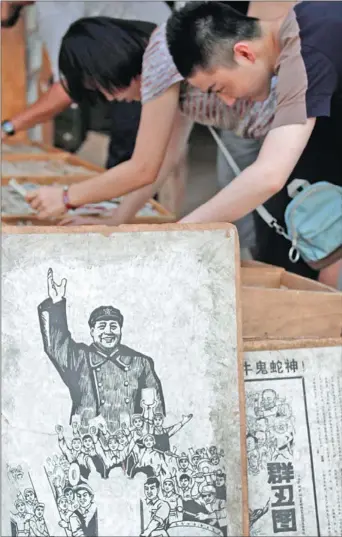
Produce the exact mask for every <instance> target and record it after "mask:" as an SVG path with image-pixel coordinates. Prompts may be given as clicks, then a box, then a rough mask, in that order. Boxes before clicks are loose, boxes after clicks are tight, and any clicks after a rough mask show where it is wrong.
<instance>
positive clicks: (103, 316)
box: [88, 306, 123, 328]
mask: <svg viewBox="0 0 342 537" xmlns="http://www.w3.org/2000/svg"><path fill="white" fill-rule="evenodd" d="M110 320H113V321H117V322H118V323H119V325H120V327H122V324H123V316H122V314H121V312H120V310H118V309H116V308H113V306H100V307H99V308H96V309H94V311H92V313H91V314H90V317H89V321H88V324H89V326H90V328H93V326H94V325H95V323H96V322H97V321H110Z"/></svg>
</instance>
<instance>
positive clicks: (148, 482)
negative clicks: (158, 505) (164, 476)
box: [145, 477, 160, 489]
mask: <svg viewBox="0 0 342 537" xmlns="http://www.w3.org/2000/svg"><path fill="white" fill-rule="evenodd" d="M145 485H155V486H156V487H157V489H159V488H160V481H159V479H158V478H157V477H148V478H147V479H146V481H145Z"/></svg>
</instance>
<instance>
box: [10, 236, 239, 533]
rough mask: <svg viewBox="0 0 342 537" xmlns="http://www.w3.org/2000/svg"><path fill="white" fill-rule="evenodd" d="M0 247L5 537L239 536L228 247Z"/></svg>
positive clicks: (155, 243)
mask: <svg viewBox="0 0 342 537" xmlns="http://www.w3.org/2000/svg"><path fill="white" fill-rule="evenodd" d="M48 239H49V240H48ZM4 242H5V244H4V248H5V252H6V257H7V263H6V268H5V279H6V288H7V290H8V293H7V295H6V296H5V300H4V310H5V312H6V317H5V318H6V323H5V327H4V328H5V338H6V341H5V351H6V357H7V364H10V365H9V368H6V371H7V373H6V374H5V378H4V387H5V393H4V396H3V408H4V421H5V423H4V426H5V431H6V433H5V442H4V454H5V460H6V464H7V471H6V475H3V476H2V480H3V486H4V487H5V488H6V489H8V491H9V493H8V495H6V496H7V499H4V500H3V502H4V505H3V516H2V519H3V520H2V526H3V534H4V535H13V536H19V535H27V536H31V535H42V536H43V535H44V536H48V535H56V536H65V535H66V536H71V537H82V536H89V537H90V536H99V537H101V536H103V537H104V536H106V535H118V536H119V535H142V536H146V537H148V536H163V535H170V536H173V535H174V536H184V535H194V534H196V535H203V536H206V535H208V536H214V535H217V536H225V535H233V534H234V533H235V532H237V533H239V534H241V533H242V529H241V528H242V507H241V489H240V484H241V466H240V456H241V454H240V445H239V416H238V403H239V401H238V385H237V353H236V321H235V318H236V317H235V307H236V306H235V276H234V235H233V234H231V235H230V237H229V238H227V237H226V232H222V231H214V232H210V233H209V232H207V233H203V232H202V233H200V232H194V231H192V232H191V231H188V232H181V233H180V234H179V236H178V234H168V233H165V232H158V233H144V234H138V233H135V234H129V233H124V234H117V235H115V236H114V235H113V236H112V237H103V236H100V235H96V234H91V235H81V234H80V235H73V236H71V235H58V234H56V235H50V236H48V237H46V238H45V237H44V236H43V235H12V236H11V235H9V236H6V237H5V241H4ZM19 248H20V251H21V256H20V257H18V258H19V262H18V261H16V262H15V263H13V259H11V255H12V256H13V258H14V256H15V255H16V252H18V249H19ZM91 251H92V252H93V254H92V256H91V257H90V256H89V252H91ZM32 252H34V254H32ZM166 254H167V255H166ZM18 258H17V259H18ZM227 260H228V262H227ZM194 271H196V272H197V274H198V277H197V281H196V282H195V283H194V279H193V278H192V277H191V273H192V274H193V273H194ZM146 289H148V293H147V292H146ZM13 297H14V299H13ZM22 301H24V303H25V308H26V309H25V308H24V309H23V310H24V311H23V313H22V315H23V319H24V321H23V323H24V327H25V332H26V333H27V334H29V335H27V336H25V337H21V338H19V340H18V339H16V338H15V331H14V329H13V321H14V319H15V318H16V315H17V313H16V312H17V311H18V305H19V304H20V303H21V302H22ZM221 311H229V312H230V315H231V319H232V326H231V327H230V326H229V327H228V330H227V323H226V317H225V316H222V315H221V314H220V312H221ZM229 364H230V365H229ZM228 365H229V367H230V369H231V370H232V374H231V375H230V378H229V380H228V379H227V375H224V374H223V373H224V372H226V368H227V366H228ZM14 369H15V375H14V376H15V381H14V386H13V373H14ZM10 386H11V389H10ZM227 393H230V394H231V397H230V398H229V399H230V400H228V401H227V398H226V394H227ZM221 412H222V414H221ZM223 416H224V418H223ZM19 435H20V442H18V436H19ZM4 513H6V515H5V514H4Z"/></svg>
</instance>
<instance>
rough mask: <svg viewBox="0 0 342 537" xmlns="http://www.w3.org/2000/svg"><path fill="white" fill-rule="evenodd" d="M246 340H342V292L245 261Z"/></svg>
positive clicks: (267, 266) (278, 268) (242, 274)
mask: <svg viewBox="0 0 342 537" xmlns="http://www.w3.org/2000/svg"><path fill="white" fill-rule="evenodd" d="M241 280H242V317H243V337H244V340H245V341H250V340H264V341H265V340H266V341H274V340H293V339H299V340H303V339H308V338H309V339H321V338H328V339H330V338H339V337H341V336H342V293H340V292H338V291H337V290H336V289H332V288H331V287H328V286H326V285H323V284H320V283H319V282H315V281H313V280H309V279H307V278H303V277H301V276H297V275H296V274H291V273H289V272H286V271H285V270H284V269H282V268H280V267H273V266H271V265H265V264H259V263H255V262H251V261H247V262H242V268H241Z"/></svg>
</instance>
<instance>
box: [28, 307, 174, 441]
mask: <svg viewBox="0 0 342 537" xmlns="http://www.w3.org/2000/svg"><path fill="white" fill-rule="evenodd" d="M38 314H39V321H40V329H41V334H42V337H43V344H44V350H45V352H46V354H47V355H48V357H49V358H50V360H51V362H52V363H53V364H54V366H55V367H56V369H57V371H58V373H59V374H60V376H61V378H62V380H63V382H64V383H65V385H66V386H67V387H68V389H69V391H70V396H71V399H72V409H71V416H73V415H74V414H79V415H81V418H82V421H86V422H87V421H88V420H89V419H91V418H93V417H96V416H98V415H102V416H103V417H104V419H105V420H106V422H107V424H108V426H109V428H110V429H111V430H112V431H114V430H115V429H117V428H118V427H119V426H120V416H121V417H122V416H126V415H127V414H128V415H130V416H131V415H132V414H136V413H141V412H142V409H141V407H140V401H141V390H142V389H143V388H154V389H155V391H156V395H157V397H158V399H159V400H160V401H161V408H160V410H161V412H163V414H164V415H165V407H164V398H163V393H162V387H161V383H160V380H159V378H158V376H157V374H156V372H155V370H154V364H153V360H152V359H151V358H149V357H148V356H145V355H143V354H140V353H138V352H136V351H135V350H133V349H130V348H129V347H126V346H125V345H121V344H119V345H118V346H117V347H116V349H115V350H114V351H113V352H112V353H111V354H106V353H104V352H103V351H101V350H100V349H99V348H97V346H96V345H95V344H92V345H90V346H89V345H85V344H84V343H76V342H75V341H74V340H73V339H72V337H71V335H70V332H69V330H68V324H67V318H66V300H65V299H63V300H61V301H60V302H57V303H56V304H54V303H53V302H52V300H51V299H50V298H49V299H47V300H45V301H44V302H42V303H41V304H40V305H39V306H38ZM121 425H122V424H121ZM127 425H128V424H127Z"/></svg>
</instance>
